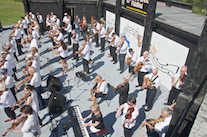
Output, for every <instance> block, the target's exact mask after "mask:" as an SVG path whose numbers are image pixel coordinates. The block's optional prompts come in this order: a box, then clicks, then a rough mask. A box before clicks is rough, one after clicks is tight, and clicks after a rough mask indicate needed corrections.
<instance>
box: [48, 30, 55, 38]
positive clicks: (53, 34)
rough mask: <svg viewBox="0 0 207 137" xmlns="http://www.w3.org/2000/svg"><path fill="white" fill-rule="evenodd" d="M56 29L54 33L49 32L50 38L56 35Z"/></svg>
mask: <svg viewBox="0 0 207 137" xmlns="http://www.w3.org/2000/svg"><path fill="white" fill-rule="evenodd" d="M55 33H56V32H55V31H54V32H53V33H52V34H49V36H48V38H52V37H54V36H55Z"/></svg>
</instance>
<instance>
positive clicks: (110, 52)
mask: <svg viewBox="0 0 207 137" xmlns="http://www.w3.org/2000/svg"><path fill="white" fill-rule="evenodd" d="M109 54H110V56H112V46H109ZM112 57H113V56H112Z"/></svg>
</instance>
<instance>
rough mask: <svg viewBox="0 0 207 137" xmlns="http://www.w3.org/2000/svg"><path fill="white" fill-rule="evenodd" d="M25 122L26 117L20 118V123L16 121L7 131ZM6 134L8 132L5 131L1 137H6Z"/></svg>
mask: <svg viewBox="0 0 207 137" xmlns="http://www.w3.org/2000/svg"><path fill="white" fill-rule="evenodd" d="M26 120H27V116H25V117H22V118H21V120H20V121H18V122H16V123H14V124H12V126H11V127H10V128H9V129H14V128H16V127H17V126H18V125H19V124H20V123H22V122H25V121H26ZM7 132H8V131H6V132H5V133H4V134H3V135H2V136H3V137H4V136H6V134H7Z"/></svg>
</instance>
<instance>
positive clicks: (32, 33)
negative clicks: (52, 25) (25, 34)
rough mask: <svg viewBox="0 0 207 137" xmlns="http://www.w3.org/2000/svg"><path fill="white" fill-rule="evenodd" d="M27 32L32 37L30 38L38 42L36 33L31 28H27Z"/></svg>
mask: <svg viewBox="0 0 207 137" xmlns="http://www.w3.org/2000/svg"><path fill="white" fill-rule="evenodd" d="M28 31H29V33H30V35H32V38H33V39H36V40H37V41H38V36H37V32H36V31H34V30H32V28H29V29H28Z"/></svg>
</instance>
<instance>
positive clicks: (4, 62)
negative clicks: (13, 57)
mask: <svg viewBox="0 0 207 137" xmlns="http://www.w3.org/2000/svg"><path fill="white" fill-rule="evenodd" d="M0 66H1V69H3V68H6V69H7V71H8V73H7V76H12V75H13V74H14V72H13V70H12V68H11V65H10V63H9V62H8V61H7V60H5V58H4V57H0Z"/></svg>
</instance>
